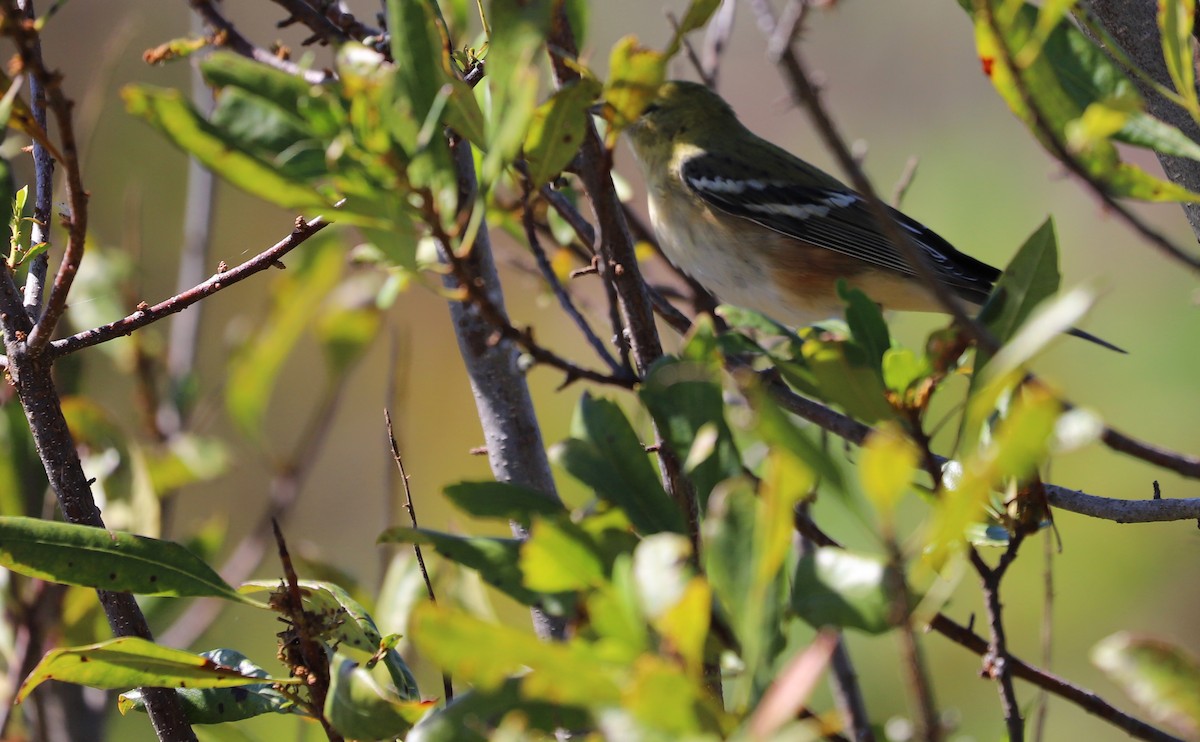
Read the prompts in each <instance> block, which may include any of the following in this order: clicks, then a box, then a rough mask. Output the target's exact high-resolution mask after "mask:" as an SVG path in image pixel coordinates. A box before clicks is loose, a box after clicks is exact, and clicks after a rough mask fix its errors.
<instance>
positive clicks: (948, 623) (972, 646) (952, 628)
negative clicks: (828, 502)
mask: <svg viewBox="0 0 1200 742" xmlns="http://www.w3.org/2000/svg"><path fill="white" fill-rule="evenodd" d="M795 527H796V530H797V531H799V532H800V533H802V534H804V536H805V538H808V539H811V540H812V542H813V543H815V544H818V545H820V546H833V547H838V548H841V546H842V545H841V544H839V543H838V542H837V541H836V540H834V539H833V538H831V537H830V536H829V534H827V533H825V532H824V531H822V530H821V528H820V527H819V526H818V525H817V524H816V523H814V522H813V520H812V519H811V518H809V517H808V516H807V514H806V513H804V512H802V511H801V510H799V509H797V510H796V512H795ZM929 628H930V629H931V630H932V631H936V632H938V633H939V634H941V635H942V636H944V637H946V638H947V639H949V640H950V641H952V642H954V643H955V644H958V645H960V646H962V647H964V648H965V649H967V650H969V651H971V652H974V653H975V654H977V655H979V656H981V657H982V656H983V655H984V654H986V653H987V651H988V643H987V641H986V640H985V639H983V637H980V636H978V635H976V634H975V633H974V632H973V631H971V630H970V629H969V628H967V627H965V626H962V625H960V624H958V623H956V622H955V621H953V620H952V619H950V618H949V617H948V616H946V614H944V613H938V614H936V615H935V616H934V617H933V619H932V620H931V621H930V622H929ZM1008 664H1009V669H1010V670H1011V671H1012V674H1013V676H1014V677H1018V678H1021V679H1022V680H1026V681H1028V682H1030V683H1032V684H1033V685H1035V686H1037V687H1038V688H1043V689H1045V690H1046V691H1047V692H1049V693H1053V694H1054V695H1056V696H1058V697H1060V698H1063V699H1065V700H1067V701H1070V702H1071V703H1073V704H1075V705H1076V706H1078V707H1079V708H1081V709H1083V710H1084V711H1086V712H1088V713H1089V714H1092V715H1094V716H1097V717H1099V718H1101V719H1104V720H1105V721H1108V722H1109V723H1111V724H1112V725H1113V726H1115V727H1117V728H1118V729H1121V730H1122V731H1124V732H1126V733H1127V734H1129V735H1130V736H1132V737H1136V738H1138V739H1146V740H1153V741H1154V742H1182V740H1180V739H1179V738H1177V737H1173V736H1171V735H1170V734H1167V733H1166V732H1164V731H1162V730H1161V729H1158V728H1157V727H1154V726H1151V725H1150V724H1147V723H1146V722H1144V721H1141V720H1139V719H1136V718H1134V717H1132V716H1130V715H1129V714H1126V713H1125V712H1123V711H1121V710H1120V709H1118V708H1116V707H1115V706H1113V705H1112V704H1110V703H1108V702H1107V701H1105V700H1104V699H1103V698H1101V697H1100V696H1098V695H1097V694H1095V693H1093V692H1092V691H1089V690H1086V689H1084V688H1080V687H1079V686H1077V685H1073V684H1072V683H1069V682H1067V681H1066V680H1063V679H1062V678H1060V677H1058V676H1057V675H1054V674H1053V673H1050V672H1047V671H1045V670H1042V669H1040V668H1037V667H1035V666H1033V665H1030V664H1029V663H1027V662H1024V661H1023V660H1021V659H1019V658H1017V657H1015V656H1013V655H1011V654H1010V655H1009V656H1008Z"/></svg>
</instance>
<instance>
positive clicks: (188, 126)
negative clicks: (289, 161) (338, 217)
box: [121, 85, 332, 211]
mask: <svg viewBox="0 0 1200 742" xmlns="http://www.w3.org/2000/svg"><path fill="white" fill-rule="evenodd" d="M121 97H122V98H124V100H125V107H126V109H127V110H128V111H129V113H131V114H133V115H134V116H138V117H140V118H142V119H144V120H145V121H147V122H148V123H149V124H150V125H151V126H153V127H154V128H156V129H158V130H159V131H161V132H162V133H163V134H165V135H166V136H167V138H168V139H170V140H171V141H172V142H173V143H174V144H175V145H176V146H177V147H179V148H180V149H182V150H183V151H185V152H187V153H189V154H191V155H192V156H193V157H195V158H196V159H197V160H199V161H200V162H201V163H203V164H204V166H205V167H207V168H208V169H210V170H212V171H213V172H215V173H217V174H218V175H220V176H221V177H223V178H225V179H226V180H228V181H229V182H230V183H232V184H233V185H235V186H237V187H238V188H241V189H242V190H244V191H246V192H247V193H249V194H251V195H253V196H258V197H259V198H262V199H263V200H266V201H269V202H271V203H274V204H277V205H279V206H282V207H284V208H288V209H294V210H297V211H300V210H311V209H319V210H325V211H332V208H331V204H330V203H329V201H328V200H327V199H326V198H325V197H324V196H322V195H321V194H320V193H318V192H317V191H316V190H314V189H312V188H311V187H309V186H307V185H304V184H303V183H300V182H297V181H296V180H293V179H292V178H290V177H287V176H285V175H284V174H282V173H280V172H279V171H278V170H277V169H276V168H275V167H272V166H271V165H269V164H268V163H266V162H263V161H262V160H260V159H259V158H257V157H255V156H253V155H251V154H248V153H246V152H244V151H243V150H241V149H239V148H238V147H237V146H236V143H235V142H234V141H233V140H232V139H230V138H229V137H228V135H226V134H225V133H224V132H222V131H221V130H219V129H218V128H217V127H215V126H213V125H212V124H210V123H209V122H207V121H205V120H204V117H203V116H201V115H200V113H199V112H198V111H197V110H196V109H195V108H193V107H192V104H191V103H190V102H188V100H187V98H186V97H185V96H184V94H183V93H181V92H179V91H178V90H161V89H155V88H151V87H148V86H135V85H130V86H126V87H125V88H124V89H123V90H122V91H121Z"/></svg>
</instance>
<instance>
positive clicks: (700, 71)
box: [667, 11, 717, 89]
mask: <svg viewBox="0 0 1200 742" xmlns="http://www.w3.org/2000/svg"><path fill="white" fill-rule="evenodd" d="M667 22H668V23H670V24H671V29H672V30H673V31H674V32H675V35H676V36H680V34H679V19H678V18H676V17H675V14H674V13H672V12H670V11H667ZM679 43H680V44H682V45H683V51H684V52H685V53H686V54H687V58H688V61H689V62H691V63H692V67H693V68H694V69H695V70H696V74H697V75H699V76H700V82H702V83H704V84H705V86H707V87H710V88H713V89H716V87H717V81H716V79H715V78H714V77H713V76H712V75H711V74H710V73H709V71H708V70H707V69H705V67H704V64H703V63H702V62H701V61H700V57H699V55H697V54H696V50H695V48H693V47H692V42H691V41H689V40H688V38H687V36H680V38H679Z"/></svg>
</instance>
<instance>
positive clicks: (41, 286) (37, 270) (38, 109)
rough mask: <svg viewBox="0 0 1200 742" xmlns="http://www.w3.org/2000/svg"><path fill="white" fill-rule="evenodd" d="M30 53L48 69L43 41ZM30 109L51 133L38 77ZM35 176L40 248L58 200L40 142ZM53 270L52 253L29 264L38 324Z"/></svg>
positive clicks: (28, 303) (28, 306)
mask: <svg viewBox="0 0 1200 742" xmlns="http://www.w3.org/2000/svg"><path fill="white" fill-rule="evenodd" d="M19 4H20V5H21V6H22V7H23V9H24V11H25V17H26V18H28V19H31V20H32V19H33V18H35V17H36V14H35V13H34V10H33V0H21V1H20V3H19ZM30 53H31V54H32V55H33V56H34V57H35V58H36V59H38V60H39V63H41V64H43V66H44V63H43V62H41V60H42V40H41V38H40V37H35V38H34V41H33V45H32V47H31V49H30ZM29 107H30V109H31V110H32V111H33V120H34V121H36V122H37V125H38V127H39V128H41V130H42V131H47V128H46V88H45V86H44V85H43V84H42V78H40V77H38V76H37V75H30V77H29ZM33 172H34V183H35V185H34V195H33V229H32V233H31V238H30V244H31V245H37V244H41V243H49V241H50V209H51V201H53V200H54V158H53V157H51V156H50V152H49V151H47V149H46V146H45V145H44V144H42V143H41V142H38V141H36V140H35V141H34V142H33ZM13 216H14V217H15V218H20V216H21V215H20V214H14V215H13ZM49 269H50V252H49V250H46V251H45V252H42V253H41V254H40V255H37V256H35V257H34V258H33V260H32V261H31V262H30V264H29V273H28V275H27V276H26V277H25V311H26V312H27V313H28V314H29V319H31V320H33V322H34V323H35V324H36V323H37V321H38V320H39V319H41V314H42V300H43V292H44V291H45V288H46V274H47V272H48V271H49Z"/></svg>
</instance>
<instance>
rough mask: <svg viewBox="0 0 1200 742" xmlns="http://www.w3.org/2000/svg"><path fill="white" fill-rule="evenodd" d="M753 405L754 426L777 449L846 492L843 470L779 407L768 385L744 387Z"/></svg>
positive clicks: (753, 428)
mask: <svg viewBox="0 0 1200 742" xmlns="http://www.w3.org/2000/svg"><path fill="white" fill-rule="evenodd" d="M743 392H744V393H745V394H746V400H747V401H748V402H749V403H750V408H751V409H752V410H754V415H755V418H754V422H753V424H752V426H751V429H752V430H753V431H754V432H755V433H756V434H758V436H759V437H760V438H761V439H762V440H763V442H764V443H766V444H767V445H768V446H770V447H771V448H772V449H773V450H779V451H782V452H785V453H786V454H787V455H789V456H791V457H794V458H795V459H796V460H797V461H798V462H800V463H802V464H803V465H804V466H806V467H807V468H808V469H810V470H812V472H813V473H814V474H816V475H817V476H818V477H820V478H821V481H822V482H824V483H826V484H828V485H830V486H832V487H833V488H834V490H836V491H838V492H842V491H843V490H844V487H845V483H844V479H843V477H842V470H841V469H840V468H838V465H837V464H836V463H834V461H833V459H832V458H831V457H830V456H829V453H828V452H827V451H826V450H824V449H823V448H822V447H821V446H820V445H819V444H818V443H817V442H816V441H814V440H813V439H812V435H811V434H810V433H809V432H808V431H806V430H801V429H800V428H799V427H798V426H797V425H796V423H795V422H794V421H793V420H792V418H791V417H789V416H788V414H787V413H786V412H784V411H783V409H781V408H780V407H779V405H778V404H777V403H776V402H775V400H774V399H772V398H771V395H770V394H769V393H768V392H767V390H766V389H763V388H762V387H761V386H758V385H752V386H747V387H746V388H744V389H743Z"/></svg>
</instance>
